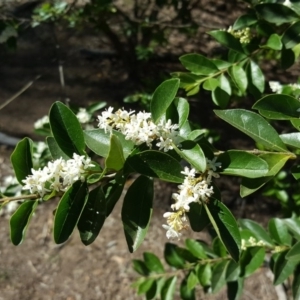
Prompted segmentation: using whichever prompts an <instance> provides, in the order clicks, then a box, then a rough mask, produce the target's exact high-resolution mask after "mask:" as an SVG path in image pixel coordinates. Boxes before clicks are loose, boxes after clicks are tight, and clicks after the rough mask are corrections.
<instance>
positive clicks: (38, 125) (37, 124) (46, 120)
mask: <svg viewBox="0 0 300 300" xmlns="http://www.w3.org/2000/svg"><path fill="white" fill-rule="evenodd" d="M46 124H49V117H48V116H43V117H42V118H40V119H38V120H37V121H36V122H35V123H34V124H33V126H34V128H35V129H42V128H43V127H44V125H46Z"/></svg>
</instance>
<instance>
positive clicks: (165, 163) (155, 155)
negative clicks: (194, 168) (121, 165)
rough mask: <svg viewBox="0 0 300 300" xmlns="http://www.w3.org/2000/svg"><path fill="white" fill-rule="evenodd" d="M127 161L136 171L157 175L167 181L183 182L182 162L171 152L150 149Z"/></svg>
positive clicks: (152, 175) (151, 175) (147, 174)
mask: <svg viewBox="0 0 300 300" xmlns="http://www.w3.org/2000/svg"><path fill="white" fill-rule="evenodd" d="M127 163H128V164H129V166H130V167H131V168H132V169H133V170H134V171H136V172H138V173H140V174H142V175H145V176H150V177H157V178H160V179H162V180H165V181H169V182H176V183H181V182H182V181H183V179H184V175H183V174H181V171H182V167H181V165H180V163H179V162H178V161H177V160H176V159H174V158H173V157H172V156H170V155H169V154H166V153H163V152H160V151H154V150H148V151H144V152H140V153H138V154H136V155H134V156H131V157H128V159H127Z"/></svg>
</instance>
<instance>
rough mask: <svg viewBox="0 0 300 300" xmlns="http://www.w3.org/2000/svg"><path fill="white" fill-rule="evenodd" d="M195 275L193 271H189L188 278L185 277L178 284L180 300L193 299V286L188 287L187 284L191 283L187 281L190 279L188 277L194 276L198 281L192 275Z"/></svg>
mask: <svg viewBox="0 0 300 300" xmlns="http://www.w3.org/2000/svg"><path fill="white" fill-rule="evenodd" d="M192 276H195V275H194V273H193V272H190V274H189V275H188V278H185V279H184V280H182V282H181V285H180V297H181V299H182V300H195V299H196V298H195V288H192V289H191V288H190V287H189V286H190V285H191V284H190V283H189V281H190V280H191V279H190V278H193V279H194V278H196V280H197V281H198V279H197V277H196V276H195V277H192Z"/></svg>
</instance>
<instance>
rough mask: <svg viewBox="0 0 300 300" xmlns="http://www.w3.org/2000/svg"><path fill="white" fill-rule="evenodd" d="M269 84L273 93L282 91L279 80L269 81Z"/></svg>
mask: <svg viewBox="0 0 300 300" xmlns="http://www.w3.org/2000/svg"><path fill="white" fill-rule="evenodd" d="M269 86H270V89H271V91H272V92H273V93H277V94H280V93H281V92H282V84H281V83H280V82H279V81H269Z"/></svg>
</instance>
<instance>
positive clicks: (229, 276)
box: [226, 260, 241, 282]
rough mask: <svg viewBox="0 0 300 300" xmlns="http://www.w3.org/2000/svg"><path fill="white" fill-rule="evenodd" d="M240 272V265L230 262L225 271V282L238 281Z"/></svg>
mask: <svg viewBox="0 0 300 300" xmlns="http://www.w3.org/2000/svg"><path fill="white" fill-rule="evenodd" d="M240 272H241V268H240V264H239V263H236V262H235V261H233V260H230V261H229V264H228V266H227V270H226V281H227V282H230V281H236V280H238V278H239V276H240Z"/></svg>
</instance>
